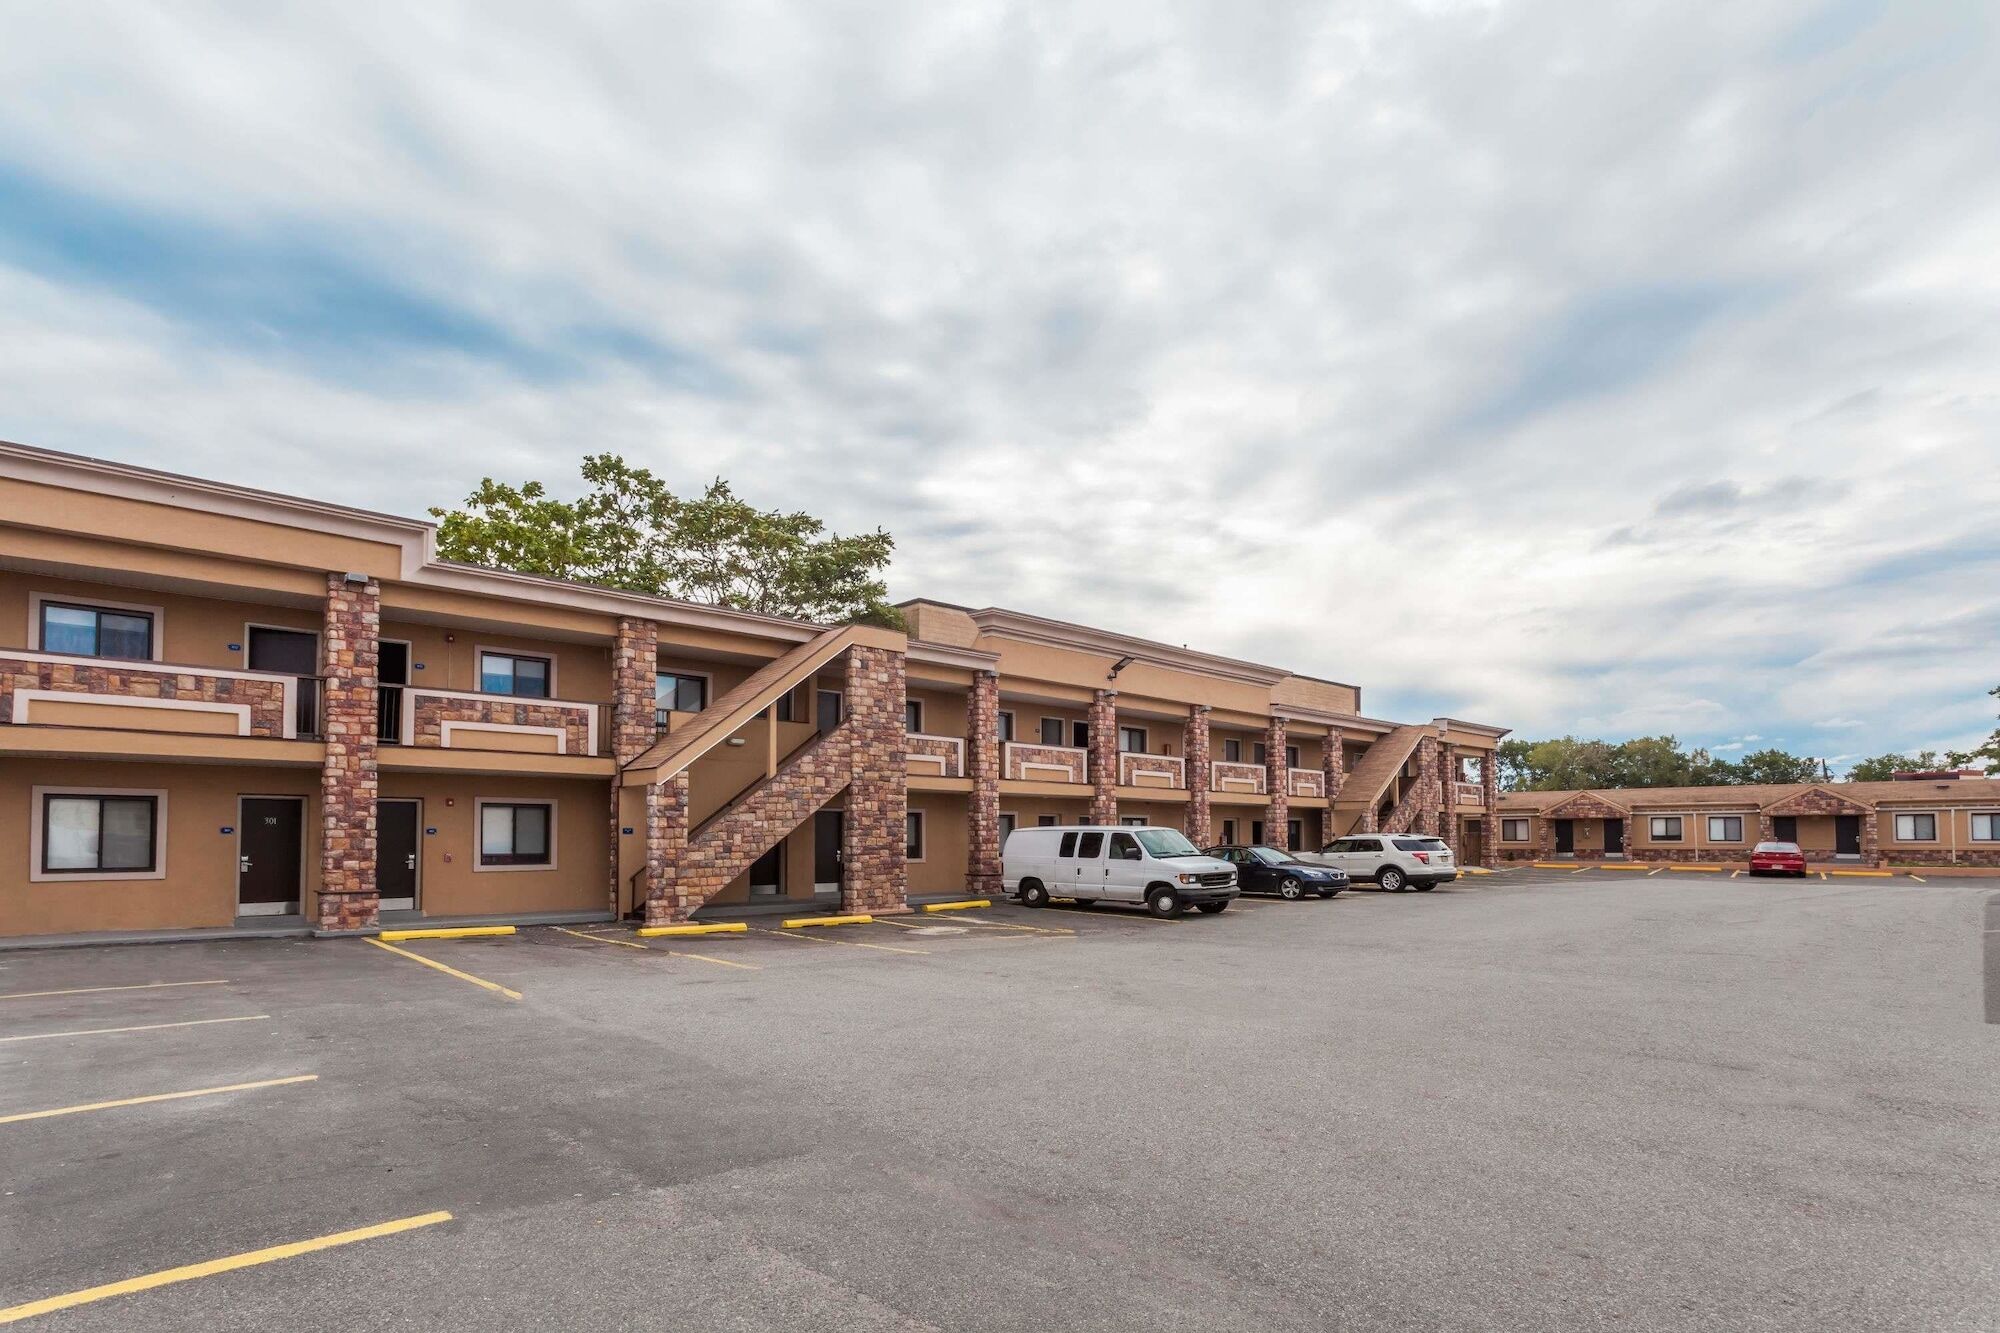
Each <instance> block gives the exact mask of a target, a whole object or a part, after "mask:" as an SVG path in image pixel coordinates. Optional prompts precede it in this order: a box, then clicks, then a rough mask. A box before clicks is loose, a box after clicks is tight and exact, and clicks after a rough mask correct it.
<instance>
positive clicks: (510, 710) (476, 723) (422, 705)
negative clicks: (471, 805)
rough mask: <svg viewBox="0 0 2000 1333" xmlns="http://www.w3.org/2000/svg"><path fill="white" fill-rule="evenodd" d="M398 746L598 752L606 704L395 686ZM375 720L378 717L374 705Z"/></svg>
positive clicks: (518, 751) (523, 751) (534, 752)
mask: <svg viewBox="0 0 2000 1333" xmlns="http://www.w3.org/2000/svg"><path fill="white" fill-rule="evenodd" d="M397 693H398V695H399V696H400V697H399V699H398V700H397V703H396V704H395V705H394V707H395V710H396V712H397V713H398V714H399V716H398V718H397V721H398V722H399V724H400V730H399V731H398V733H397V736H396V743H397V744H399V745H413V746H422V747H433V748H442V749H464V750H508V751H514V752H517V753H526V754H562V755H596V754H599V753H601V751H600V750H599V748H598V747H599V743H600V739H601V738H602V737H603V735H604V733H605V730H606V728H605V727H604V726H603V725H601V719H602V716H603V714H604V711H605V709H606V708H607V707H608V705H605V704H599V703H591V702H588V701H586V700H581V699H528V698H521V697H519V696H517V695H511V694H470V693H463V692H460V691H456V690H432V689H419V688H418V687H416V686H414V685H406V686H403V687H401V688H400V689H399V690H398V691H397ZM376 720H377V722H378V723H380V722H381V721H382V720H383V719H382V713H381V705H380V703H379V702H378V705H377V717H376Z"/></svg>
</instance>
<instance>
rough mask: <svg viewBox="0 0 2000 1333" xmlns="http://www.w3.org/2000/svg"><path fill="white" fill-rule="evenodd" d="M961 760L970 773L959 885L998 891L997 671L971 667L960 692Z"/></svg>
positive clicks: (984, 893)
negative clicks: (965, 689) (967, 689)
mask: <svg viewBox="0 0 2000 1333" xmlns="http://www.w3.org/2000/svg"><path fill="white" fill-rule="evenodd" d="M965 719H966V721H965V765H966V769H967V770H968V771H967V776H969V777H970V778H971V779H972V795H971V797H970V798H969V801H968V803H967V807H966V839H965V848H966V850H965V887H966V889H967V891H968V892H970V893H971V894H972V895H973V896H974V897H998V896H999V895H1000V893H1001V887H1000V850H1001V848H1000V676H999V674H998V673H997V672H992V671H975V672H973V673H972V692H971V694H969V695H968V696H967V698H966V710H965Z"/></svg>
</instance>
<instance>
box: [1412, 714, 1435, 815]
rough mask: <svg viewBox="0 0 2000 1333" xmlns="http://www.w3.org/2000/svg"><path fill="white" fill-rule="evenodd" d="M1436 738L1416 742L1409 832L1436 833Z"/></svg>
mask: <svg viewBox="0 0 2000 1333" xmlns="http://www.w3.org/2000/svg"><path fill="white" fill-rule="evenodd" d="M1437 747H1438V743H1437V738H1436V737H1434V736H1426V737H1424V738H1423V739H1422V740H1420V741H1418V742H1417V776H1416V781H1415V785H1414V786H1413V787H1412V788H1411V792H1412V806H1413V809H1412V815H1411V819H1410V832H1412V833H1427V834H1433V835H1434V834H1436V833H1437V808H1438V807H1437V787H1436V783H1437Z"/></svg>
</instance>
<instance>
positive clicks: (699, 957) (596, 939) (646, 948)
mask: <svg viewBox="0 0 2000 1333" xmlns="http://www.w3.org/2000/svg"><path fill="white" fill-rule="evenodd" d="M550 929H551V930H559V931H561V932H562V933H563V934H565V935H574V936H576V937H577V938H578V939H580V940H589V941H591V942H592V943H593V944H616V945H618V946H619V947H620V948H625V949H637V950H639V952H641V953H663V954H665V955H666V956H667V957H669V958H692V959H694V960H695V961H696V962H697V963H714V964H715V965H716V966H717V967H734V968H739V969H741V970H742V971H745V972H762V971H763V970H764V969H763V968H762V967H760V966H759V965H758V964H756V963H738V962H732V961H731V960H730V959H727V958H711V957H709V956H708V955H707V954H705V953H681V952H679V951H678V950H674V949H655V948H653V947H651V946H650V945H645V944H640V943H638V942H637V941H636V940H614V939H612V938H611V937H610V936H609V935H592V934H590V933H589V932H588V931H582V930H571V929H569V928H568V927H567V926H551V927H550Z"/></svg>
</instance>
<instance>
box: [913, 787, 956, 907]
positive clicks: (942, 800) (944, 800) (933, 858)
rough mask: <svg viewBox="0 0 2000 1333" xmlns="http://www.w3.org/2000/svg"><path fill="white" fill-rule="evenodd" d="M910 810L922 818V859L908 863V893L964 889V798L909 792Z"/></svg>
mask: <svg viewBox="0 0 2000 1333" xmlns="http://www.w3.org/2000/svg"><path fill="white" fill-rule="evenodd" d="M910 809H911V810H913V811H918V812H921V813H922V814H923V816H924V859H923V860H922V861H912V862H910V892H911V893H913V894H934V893H958V892H960V891H961V890H963V889H964V888H965V853H966V838H965V817H966V801H965V797H963V796H959V795H956V794H953V793H950V792H912V793H911V794H910Z"/></svg>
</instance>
